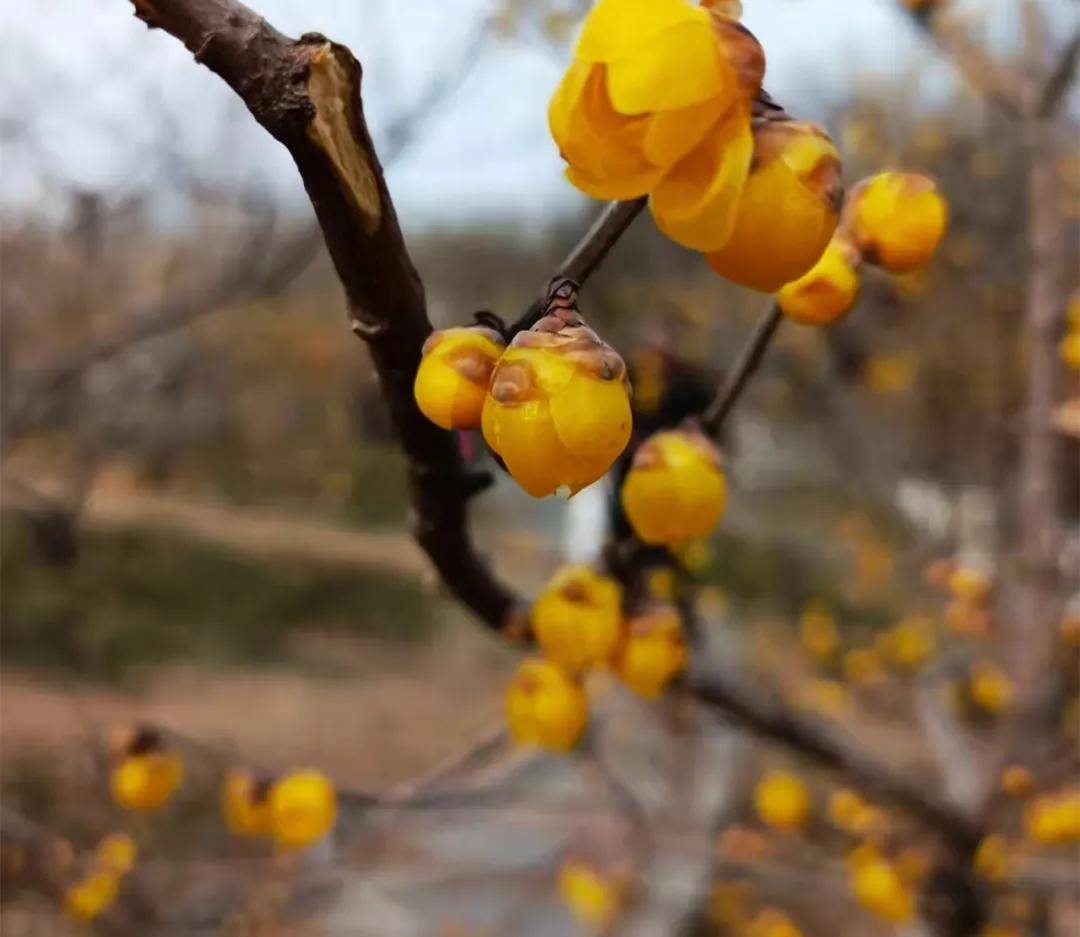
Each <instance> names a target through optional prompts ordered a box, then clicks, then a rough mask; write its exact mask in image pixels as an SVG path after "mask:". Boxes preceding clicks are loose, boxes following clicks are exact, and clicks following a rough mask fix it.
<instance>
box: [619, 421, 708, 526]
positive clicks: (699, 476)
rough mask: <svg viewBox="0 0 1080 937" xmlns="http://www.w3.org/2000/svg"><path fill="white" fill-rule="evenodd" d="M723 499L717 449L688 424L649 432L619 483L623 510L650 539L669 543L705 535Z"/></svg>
mask: <svg viewBox="0 0 1080 937" xmlns="http://www.w3.org/2000/svg"><path fill="white" fill-rule="evenodd" d="M726 502H727V485H726V484H725V482H724V473H723V470H722V469H721V467H720V453H719V452H718V451H717V450H716V447H715V446H714V445H713V444H712V443H711V442H709V440H708V439H706V438H705V436H703V435H702V434H701V433H699V432H696V431H692V430H667V431H664V432H660V433H656V434H655V435H653V436H650V437H649V438H648V439H647V440H646V441H645V442H644V443H642V445H641V446H640V447H639V448H638V450H637V452H635V453H634V461H633V465H632V466H631V468H630V471H629V472H628V473H627V476H626V481H625V482H623V488H622V504H623V509H624V510H625V511H626V516H627V518H628V519H629V520H630V524H631V525H632V526H633V528H634V532H635V533H636V534H637V535H638V537H639V538H640V539H641V540H643V541H644V542H645V543H649V544H666V545H669V546H672V545H675V544H679V543H682V542H684V541H687V540H691V539H693V538H695V537H704V536H706V535H707V534H709V533H711V532H712V529H713V528H714V527H715V526H716V524H717V522H718V521H719V520H720V517H721V515H722V514H723V513H724V505H725V504H726Z"/></svg>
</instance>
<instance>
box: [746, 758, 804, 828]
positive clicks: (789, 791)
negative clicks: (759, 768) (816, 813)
mask: <svg viewBox="0 0 1080 937" xmlns="http://www.w3.org/2000/svg"><path fill="white" fill-rule="evenodd" d="M754 809H755V810H756V811H757V815H758V816H759V817H760V818H761V822H762V823H764V824H765V825H766V826H769V827H772V828H773V829H774V830H785V831H791V830H798V829H801V828H802V827H803V825H804V824H805V823H806V820H807V818H808V817H809V816H810V791H809V790H808V789H807V787H806V784H805V783H804V782H803V780H802V778H800V777H799V776H798V775H797V774H792V773H791V772H789V771H770V772H768V773H767V774H765V775H763V776H762V778H761V780H759V781H758V782H757V785H756V786H755V787H754Z"/></svg>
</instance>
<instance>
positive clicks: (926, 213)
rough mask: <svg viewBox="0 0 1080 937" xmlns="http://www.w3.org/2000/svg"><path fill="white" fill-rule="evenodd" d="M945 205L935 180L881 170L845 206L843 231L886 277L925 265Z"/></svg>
mask: <svg viewBox="0 0 1080 937" xmlns="http://www.w3.org/2000/svg"><path fill="white" fill-rule="evenodd" d="M947 223H948V206H947V205H946V203H945V199H944V198H942V196H941V193H940V192H938V188H937V185H936V184H935V183H934V180H933V179H931V178H929V177H928V176H923V175H919V174H918V173H906V172H883V173H881V174H879V175H877V176H871V177H870V178H869V179H864V180H863V181H862V182H860V183H859V184H858V185H857V186H856V187H855V188H854V189H853V190H852V192H851V197H850V198H849V199H848V201H847V205H846V206H845V208H844V229H845V230H846V232H847V234H848V236H849V237H850V238H851V239H852V241H853V242H854V244H855V246H856V247H857V248H858V249H859V251H860V252H861V253H862V255H863V257H865V258H866V259H867V260H868V261H870V262H871V263H875V264H878V265H879V266H881V267H883V268H884V269H886V270H888V271H889V272H890V273H906V272H907V271H909V270H915V269H917V268H918V267H921V266H922V265H923V264H925V263H926V262H927V261H928V260H929V259H930V258H931V257H932V256H933V255H934V251H935V250H937V246H938V244H939V243H941V239H942V238H943V237H944V236H945V227H946V225H947Z"/></svg>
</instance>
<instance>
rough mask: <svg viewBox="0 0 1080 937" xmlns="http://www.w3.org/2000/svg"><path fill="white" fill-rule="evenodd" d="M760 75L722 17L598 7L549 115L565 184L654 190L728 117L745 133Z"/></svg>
mask: <svg viewBox="0 0 1080 937" xmlns="http://www.w3.org/2000/svg"><path fill="white" fill-rule="evenodd" d="M764 71H765V57H764V53H763V52H762V51H761V46H760V45H759V44H758V42H757V40H756V39H754V37H753V36H752V35H751V34H750V33H749V32H747V30H745V29H743V28H742V27H741V26H739V24H738V23H736V22H735V21H734V20H733V19H731V18H730V17H728V16H726V15H724V13H723V12H722V11H721V10H719V9H717V10H715V11H713V10H708V9H705V8H704V7H701V6H692V5H691V4H689V3H687V2H685V0H600V2H599V3H597V4H596V6H594V7H593V9H592V10H591V11H590V13H589V15H588V16H587V17H586V19H585V23H584V25H583V27H582V31H581V35H580V37H579V39H578V42H577V45H576V47H575V49H574V61H573V62H572V64H571V65H570V68H569V69H568V70H567V72H566V75H565V76H564V77H563V80H562V82H561V83H560V85H559V87H558V88H557V89H556V91H555V94H554V96H553V97H552V99H551V104H550V106H549V108H548V122H549V125H550V127H551V134H552V136H553V137H554V139H555V142H556V144H557V145H558V147H559V151H560V152H561V153H562V156H563V158H564V159H565V160H566V161H567V163H568V164H569V165H568V168H567V171H566V175H567V178H568V179H569V180H570V182H572V183H573V184H574V185H575V186H577V187H578V188H579V189H581V190H582V191H583V192H585V193H586V194H588V195H590V196H592V197H593V198H601V199H628V198H634V197H636V196H639V195H644V194H646V193H647V192H650V191H652V190H653V189H654V188H655V187H656V185H657V183H658V182H659V181H660V180H661V178H662V177H663V176H664V175H665V173H667V172H668V171H669V170H670V169H671V168H672V167H673V166H674V165H675V164H677V163H679V161H680V160H682V159H683V158H684V157H686V156H687V155H688V154H690V153H691V152H692V151H693V150H694V149H695V148H696V147H698V146H699V145H706V144H707V143H708V142H709V140H710V138H712V137H714V136H715V135H716V128H717V125H718V122H720V120H721V119H722V118H723V117H724V116H725V115H726V114H728V113H729V112H731V111H733V110H735V109H738V110H739V111H740V112H741V113H742V114H743V115H744V116H743V123H744V125H745V124H746V122H747V118H748V109H747V108H748V103H749V101H750V100H751V99H752V98H753V97H754V96H755V95H756V94H757V91H758V89H759V88H760V85H761V79H762V76H763V74H764ZM744 130H745V133H746V135H747V136H749V130H748V127H745V128H744ZM748 160H749V155H748V154H747V159H746V162H747V164H748ZM745 172H746V168H745V166H744V168H743V170H742V174H743V176H745ZM739 184H740V183H738V182H736V190H737V187H738V185H739Z"/></svg>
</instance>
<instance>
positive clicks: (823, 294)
mask: <svg viewBox="0 0 1080 937" xmlns="http://www.w3.org/2000/svg"><path fill="white" fill-rule="evenodd" d="M858 268H859V252H858V251H857V250H855V248H854V247H853V246H852V245H851V243H850V242H849V241H848V240H847V239H846V238H845V237H843V235H839V234H834V235H833V238H832V240H831V241H829V245H828V246H827V247H826V248H825V253H824V254H822V255H821V257H820V258H818V262H817V263H816V264H814V266H812V267H811V268H810V269H809V270H808V271H807V272H806V273H804V274H803V275H802V276H801V277H799V278H798V279H797V280H792V281H791V282H790V283H785V284H784V285H783V286H782V287H780V291H779V292H778V293H777V295H776V298H777V300H778V301H779V303H780V309H781V310H782V311H783V313H784V315H786V316H787V317H788V318H789V319H792V320H794V321H795V322H800V323H802V324H803V325H828V324H829V323H830V322H835V321H836V320H837V319H839V318H840V317H841V316H842V315H843V314H844V313H845V312H847V311H848V310H849V309H850V308H851V307H852V305H854V303H855V299H856V297H857V296H858V295H859V274H858Z"/></svg>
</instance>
